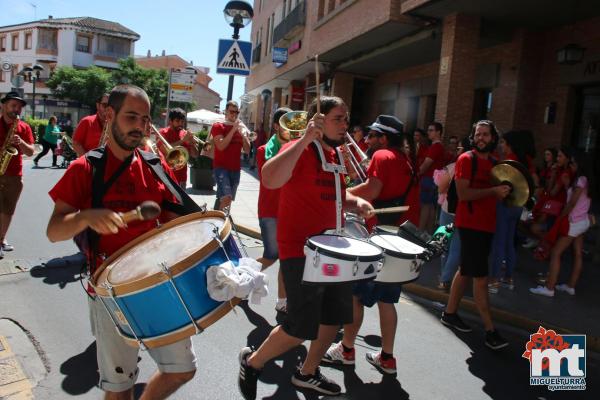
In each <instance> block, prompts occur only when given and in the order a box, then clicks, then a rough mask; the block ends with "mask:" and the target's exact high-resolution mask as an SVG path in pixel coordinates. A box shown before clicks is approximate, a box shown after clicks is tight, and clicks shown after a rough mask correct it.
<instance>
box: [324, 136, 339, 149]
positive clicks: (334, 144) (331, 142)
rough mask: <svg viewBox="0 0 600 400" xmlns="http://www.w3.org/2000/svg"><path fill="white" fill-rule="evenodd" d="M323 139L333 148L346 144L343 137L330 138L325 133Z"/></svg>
mask: <svg viewBox="0 0 600 400" xmlns="http://www.w3.org/2000/svg"><path fill="white" fill-rule="evenodd" d="M323 141H324V142H325V144H327V145H328V146H330V147H333V148H336V147H338V146H341V145H343V144H344V140H343V139H340V140H335V139H330V138H328V137H327V136H325V135H323Z"/></svg>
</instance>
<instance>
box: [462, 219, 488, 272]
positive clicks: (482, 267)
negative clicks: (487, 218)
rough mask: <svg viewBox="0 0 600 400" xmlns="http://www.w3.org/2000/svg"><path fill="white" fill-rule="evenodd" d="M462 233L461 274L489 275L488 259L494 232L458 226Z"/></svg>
mask: <svg viewBox="0 0 600 400" xmlns="http://www.w3.org/2000/svg"><path fill="white" fill-rule="evenodd" d="M458 233H459V235H460V260H461V261H460V274H461V275H462V276H468V277H471V278H483V277H485V276H488V270H489V266H488V259H489V257H490V251H491V250H492V241H493V239H494V234H493V233H491V232H483V231H476V230H473V229H467V228H458Z"/></svg>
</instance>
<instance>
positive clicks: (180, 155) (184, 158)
mask: <svg viewBox="0 0 600 400" xmlns="http://www.w3.org/2000/svg"><path fill="white" fill-rule="evenodd" d="M150 129H151V130H152V131H154V134H155V135H156V137H157V138H158V139H159V140H160V141H161V142H162V144H163V145H164V146H165V148H166V149H167V154H165V160H166V161H167V164H168V165H169V167H171V169H173V170H175V171H177V170H180V169H182V168H185V167H186V166H187V163H188V160H189V159H190V154H189V153H188V151H187V149H186V148H185V147H183V146H175V147H173V146H171V144H170V143H169V142H167V140H166V139H165V138H164V137H163V136H162V135H161V134H160V132H158V129H156V127H154V125H153V124H150Z"/></svg>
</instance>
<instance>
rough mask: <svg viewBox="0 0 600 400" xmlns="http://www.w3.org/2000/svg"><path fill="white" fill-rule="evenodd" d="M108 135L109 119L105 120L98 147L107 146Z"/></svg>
mask: <svg viewBox="0 0 600 400" xmlns="http://www.w3.org/2000/svg"><path fill="white" fill-rule="evenodd" d="M108 137H109V135H108V121H104V128H102V136H100V143H98V147H102V146H106V143H107V142H108Z"/></svg>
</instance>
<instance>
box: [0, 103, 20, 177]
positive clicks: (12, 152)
mask: <svg viewBox="0 0 600 400" xmlns="http://www.w3.org/2000/svg"><path fill="white" fill-rule="evenodd" d="M18 125H19V116H18V115H17V116H16V117H15V122H13V124H12V126H11V127H10V129H9V130H8V132H7V134H6V139H4V143H3V144H2V148H1V149H0V176H2V175H4V174H5V173H6V169H7V168H8V164H10V160H12V158H13V156H16V155H17V154H19V151H18V150H17V149H16V148H15V147H14V146H13V145H11V144H10V142H11V141H12V138H13V136H14V135H15V131H16V129H17V126H18Z"/></svg>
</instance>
